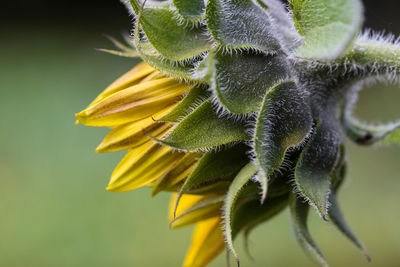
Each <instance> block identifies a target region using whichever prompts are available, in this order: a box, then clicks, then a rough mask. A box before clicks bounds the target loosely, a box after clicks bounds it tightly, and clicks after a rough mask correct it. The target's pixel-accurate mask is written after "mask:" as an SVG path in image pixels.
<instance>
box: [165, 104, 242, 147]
mask: <svg viewBox="0 0 400 267" xmlns="http://www.w3.org/2000/svg"><path fill="white" fill-rule="evenodd" d="M248 139H249V137H248V135H247V133H246V130H245V122H242V121H237V120H234V119H231V118H222V117H220V116H219V115H218V114H217V112H216V111H215V108H214V107H213V104H212V103H211V101H210V100H207V101H205V102H204V103H203V104H201V105H200V106H199V107H197V108H196V110H195V111H193V112H192V113H191V114H190V115H189V116H187V117H186V118H185V119H183V120H182V121H181V122H180V123H179V124H178V125H177V126H176V128H175V129H174V130H173V131H172V132H171V133H170V134H169V135H168V136H167V137H166V138H164V139H163V140H161V141H160V142H161V143H163V144H165V145H168V146H171V147H174V148H177V149H183V150H188V151H198V150H202V149H209V148H213V147H218V146H221V145H224V144H229V143H233V142H238V141H244V140H248Z"/></svg>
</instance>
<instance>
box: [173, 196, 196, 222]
mask: <svg viewBox="0 0 400 267" xmlns="http://www.w3.org/2000/svg"><path fill="white" fill-rule="evenodd" d="M177 198H178V193H174V194H172V197H171V200H170V201H169V212H168V219H169V221H172V220H173V219H174V209H175V203H176V200H177ZM202 199H204V196H201V195H189V194H183V195H182V197H181V200H180V202H179V205H178V208H177V210H176V214H177V215H179V214H181V213H183V212H185V211H186V210H188V209H190V208H191V207H193V206H194V205H196V204H197V203H199V202H200V201H201V200H202Z"/></svg>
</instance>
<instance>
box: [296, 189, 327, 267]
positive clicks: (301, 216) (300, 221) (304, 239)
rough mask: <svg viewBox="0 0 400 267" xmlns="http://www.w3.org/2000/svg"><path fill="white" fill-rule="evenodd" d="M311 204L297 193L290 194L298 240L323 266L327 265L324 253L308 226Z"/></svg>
mask: <svg viewBox="0 0 400 267" xmlns="http://www.w3.org/2000/svg"><path fill="white" fill-rule="evenodd" d="M309 209H310V206H309V205H308V204H307V203H306V202H304V200H303V199H300V198H297V195H295V194H291V196H290V214H291V217H292V224H293V228H294V232H295V234H296V238H297V241H298V242H299V244H300V245H301V247H302V248H303V249H304V251H305V252H306V253H308V252H311V253H312V256H314V257H316V259H317V260H318V261H319V263H320V264H321V265H322V266H325V267H327V266H328V264H327V262H326V260H325V256H324V254H322V252H321V250H320V249H319V248H318V246H317V244H315V242H314V240H313V239H312V237H311V235H310V233H309V231H308V226H307V218H308V212H309Z"/></svg>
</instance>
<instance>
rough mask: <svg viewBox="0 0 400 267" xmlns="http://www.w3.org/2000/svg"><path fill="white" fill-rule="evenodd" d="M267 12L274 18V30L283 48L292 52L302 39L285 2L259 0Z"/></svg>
mask: <svg viewBox="0 0 400 267" xmlns="http://www.w3.org/2000/svg"><path fill="white" fill-rule="evenodd" d="M257 2H258V3H259V4H260V6H262V7H263V8H264V10H265V12H266V13H267V14H268V15H269V16H270V18H271V19H273V21H274V23H272V25H271V26H273V27H274V32H275V34H276V37H277V38H278V39H279V42H280V44H281V46H282V48H283V49H284V50H286V51H288V52H289V53H292V52H293V51H294V50H295V49H296V48H297V47H298V46H300V42H299V40H300V39H301V38H300V36H299V34H298V33H297V31H296V29H295V27H294V23H293V20H292V18H291V17H290V14H289V12H288V11H287V10H286V8H285V6H284V5H283V3H282V2H281V1H279V0H257Z"/></svg>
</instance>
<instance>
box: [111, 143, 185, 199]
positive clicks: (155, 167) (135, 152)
mask: <svg viewBox="0 0 400 267" xmlns="http://www.w3.org/2000/svg"><path fill="white" fill-rule="evenodd" d="M183 156H184V153H180V152H173V151H172V149H171V148H170V147H167V146H161V145H159V144H156V143H153V142H147V143H144V144H143V145H141V146H139V147H137V148H134V149H132V150H131V151H129V152H128V153H127V154H126V155H125V157H124V158H123V159H122V160H121V162H120V163H119V164H118V166H117V167H116V168H115V170H114V172H113V174H112V175H111V180H110V183H109V184H108V187H107V190H109V191H113V192H124V191H128V190H133V189H136V188H139V187H142V186H146V185H148V184H150V183H152V182H153V181H155V180H156V179H158V178H159V177H161V176H162V175H164V173H165V172H166V171H168V169H169V168H170V166H171V165H173V164H174V162H175V161H177V160H179V159H180V158H182V157H183Z"/></svg>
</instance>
